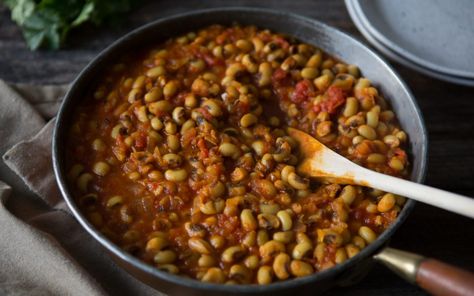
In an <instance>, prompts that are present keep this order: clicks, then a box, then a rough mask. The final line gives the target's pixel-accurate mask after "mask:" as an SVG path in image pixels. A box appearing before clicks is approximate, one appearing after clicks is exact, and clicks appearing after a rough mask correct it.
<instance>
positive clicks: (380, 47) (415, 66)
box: [346, 0, 474, 86]
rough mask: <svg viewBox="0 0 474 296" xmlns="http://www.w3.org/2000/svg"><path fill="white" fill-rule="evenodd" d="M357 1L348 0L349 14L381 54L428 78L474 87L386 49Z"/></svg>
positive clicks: (473, 84) (466, 79)
mask: <svg viewBox="0 0 474 296" xmlns="http://www.w3.org/2000/svg"><path fill="white" fill-rule="evenodd" d="M355 2H356V1H353V0H346V6H347V9H348V11H349V14H350V16H351V18H352V20H353V21H354V24H355V25H356V27H357V28H358V29H359V31H360V32H361V33H362V35H363V36H364V37H365V38H366V39H367V40H368V41H369V42H370V43H371V44H372V45H373V46H374V47H375V48H376V49H378V50H379V51H380V52H382V53H383V54H384V55H385V56H387V57H389V58H390V59H392V60H394V61H397V62H399V63H400V64H402V65H405V66H407V67H409V68H412V69H414V70H416V71H418V72H420V73H423V74H426V75H428V76H431V77H434V78H437V79H441V80H444V81H448V82H452V83H456V84H462V85H467V86H474V79H469V78H464V77H459V76H453V75H448V74H445V73H442V72H437V71H433V70H431V69H428V68H426V67H424V66H423V65H421V64H418V63H415V62H413V61H410V60H408V59H406V58H404V57H403V56H400V55H399V54H398V53H396V52H395V51H393V50H392V49H390V48H388V47H386V46H385V45H384V44H382V43H381V42H379V40H377V39H376V37H375V36H374V35H372V34H371V30H370V25H369V24H368V23H367V20H366V19H365V18H363V17H361V16H360V14H359V13H360V12H359V10H358V9H356V8H355V7H354V3H355Z"/></svg>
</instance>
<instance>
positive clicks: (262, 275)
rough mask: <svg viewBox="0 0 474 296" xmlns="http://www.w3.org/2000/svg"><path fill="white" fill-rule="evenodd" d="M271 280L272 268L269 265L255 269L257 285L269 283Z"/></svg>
mask: <svg viewBox="0 0 474 296" xmlns="http://www.w3.org/2000/svg"><path fill="white" fill-rule="evenodd" d="M272 280H273V269H272V267H271V266H268V265H263V266H260V268H259V269H258V271H257V283H258V284H259V285H268V284H271V283H272Z"/></svg>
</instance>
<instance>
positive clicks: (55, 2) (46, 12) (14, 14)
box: [0, 0, 139, 50]
mask: <svg viewBox="0 0 474 296" xmlns="http://www.w3.org/2000/svg"><path fill="white" fill-rule="evenodd" d="M0 1H2V0H0ZM3 2H4V3H5V4H6V5H7V7H8V8H10V10H11V18H12V20H13V21H15V22H16V23H17V24H18V25H19V26H20V27H21V28H22V30H23V36H24V38H25V40H26V42H27V44H28V47H29V48H30V49H32V50H36V49H38V48H47V49H58V48H60V46H62V45H63V43H64V41H65V39H66V37H67V35H68V34H69V32H70V31H71V29H72V28H75V27H78V26H80V25H82V24H84V23H92V24H95V25H101V24H103V23H105V22H112V21H116V20H118V19H120V18H119V17H120V16H121V15H123V14H124V13H125V12H127V11H129V10H130V9H131V8H132V6H133V5H132V2H133V1H132V0H3ZM136 2H139V1H135V3H136Z"/></svg>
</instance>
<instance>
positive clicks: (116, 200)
mask: <svg viewBox="0 0 474 296" xmlns="http://www.w3.org/2000/svg"><path fill="white" fill-rule="evenodd" d="M122 203H123V197H122V196H121V195H115V196H112V197H111V198H109V199H108V200H107V203H106V205H105V206H106V207H107V208H109V209H111V208H113V207H115V206H119V205H121V204H122Z"/></svg>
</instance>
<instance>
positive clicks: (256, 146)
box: [251, 140, 265, 156]
mask: <svg viewBox="0 0 474 296" xmlns="http://www.w3.org/2000/svg"><path fill="white" fill-rule="evenodd" d="M251 146H252V149H253V150H254V151H255V153H256V154H257V155H258V156H263V154H265V143H264V142H263V141H260V140H257V141H254V142H252V144H251Z"/></svg>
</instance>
